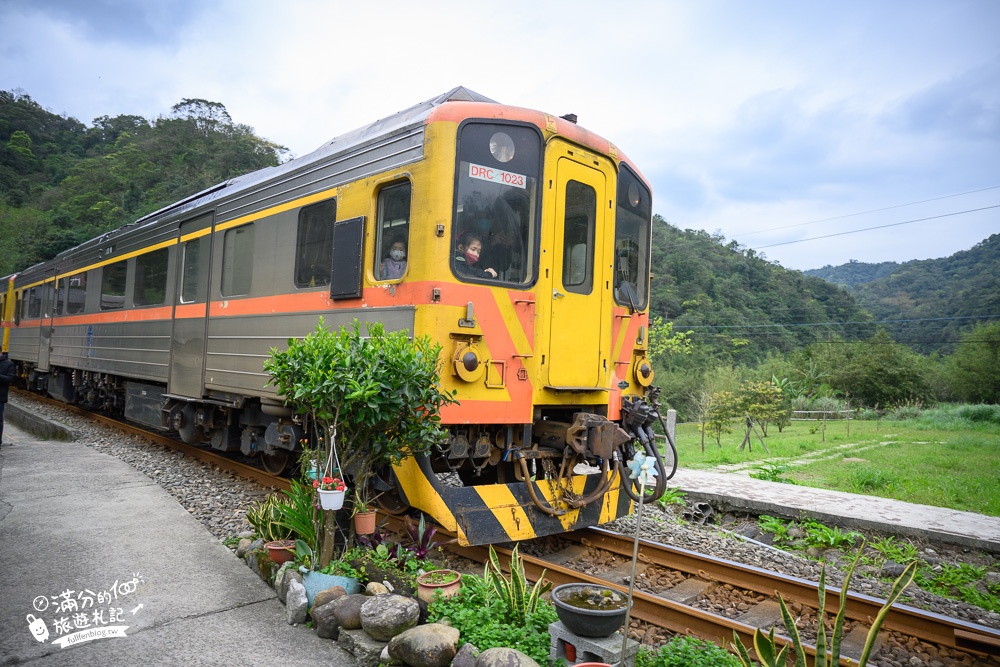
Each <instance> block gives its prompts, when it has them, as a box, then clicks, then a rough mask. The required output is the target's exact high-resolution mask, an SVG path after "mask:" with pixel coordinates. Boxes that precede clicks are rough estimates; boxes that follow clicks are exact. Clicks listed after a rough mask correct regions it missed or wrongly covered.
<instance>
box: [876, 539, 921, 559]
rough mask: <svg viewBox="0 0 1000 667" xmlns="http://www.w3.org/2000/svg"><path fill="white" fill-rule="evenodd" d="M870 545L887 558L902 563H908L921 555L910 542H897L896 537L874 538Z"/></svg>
mask: <svg viewBox="0 0 1000 667" xmlns="http://www.w3.org/2000/svg"><path fill="white" fill-rule="evenodd" d="M870 546H871V548H872V549H874V550H875V551H877V552H878V553H880V554H882V556H883V557H884V558H885V560H891V561H893V562H894V563H899V564H900V565H906V564H907V563H910V562H911V561H915V560H916V559H917V558H918V556H919V555H920V554H919V553H918V552H917V548H916V547H915V546H913V545H912V544H910V543H909V542H897V541H896V538H894V537H885V538H882V539H877V540H874V541H873V542H872V543H871V545H870Z"/></svg>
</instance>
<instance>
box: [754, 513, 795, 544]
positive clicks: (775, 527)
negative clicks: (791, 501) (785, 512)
mask: <svg viewBox="0 0 1000 667" xmlns="http://www.w3.org/2000/svg"><path fill="white" fill-rule="evenodd" d="M757 527H758V528H760V529H761V531H763V532H765V533H771V534H772V535H774V541H775V542H787V541H788V524H787V523H786V522H784V521H782V520H781V519H779V518H777V517H773V516H768V515H767V514H761V515H760V516H759V517H757Z"/></svg>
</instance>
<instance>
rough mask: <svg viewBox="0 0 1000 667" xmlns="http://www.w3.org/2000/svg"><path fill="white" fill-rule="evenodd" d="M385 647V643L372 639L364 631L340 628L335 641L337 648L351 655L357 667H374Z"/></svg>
mask: <svg viewBox="0 0 1000 667" xmlns="http://www.w3.org/2000/svg"><path fill="white" fill-rule="evenodd" d="M387 645H388V644H387V643H386V642H380V641H377V640H375V639H372V638H371V635H369V634H368V633H367V632H365V631H364V630H344V629H343V628H341V630H340V637H339V638H338V639H337V646H339V647H340V648H342V649H344V650H345V651H347V652H348V653H350V654H351V655H353V656H354V662H355V663H356V664H357V665H358V667H376V665H378V664H379V658H380V657H381V656H382V650H383V649H384V648H385V647H386V646H387Z"/></svg>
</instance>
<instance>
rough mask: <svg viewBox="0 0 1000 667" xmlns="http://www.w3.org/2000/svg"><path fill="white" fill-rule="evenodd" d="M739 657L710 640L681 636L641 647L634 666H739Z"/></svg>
mask: <svg viewBox="0 0 1000 667" xmlns="http://www.w3.org/2000/svg"><path fill="white" fill-rule="evenodd" d="M739 664H740V661H739V659H738V658H737V657H736V656H735V655H733V654H731V653H729V652H727V651H726V649H724V648H720V647H719V646H716V645H715V644H713V643H712V642H708V641H705V640H703V639H697V638H695V637H687V636H681V637H676V638H674V639H673V640H671V641H670V643H669V644H667V645H665V646H661V647H660V648H659V649H656V650H653V649H650V648H646V647H641V648H640V649H639V652H638V653H637V654H636V656H635V667H739Z"/></svg>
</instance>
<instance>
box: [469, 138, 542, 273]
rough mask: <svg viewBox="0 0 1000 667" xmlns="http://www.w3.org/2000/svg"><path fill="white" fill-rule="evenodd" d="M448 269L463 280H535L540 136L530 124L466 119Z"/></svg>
mask: <svg viewBox="0 0 1000 667" xmlns="http://www.w3.org/2000/svg"><path fill="white" fill-rule="evenodd" d="M458 143H459V147H458V152H459V161H458V183H457V186H456V188H455V209H454V225H452V228H453V232H452V234H453V236H452V270H453V271H454V272H455V275H456V276H458V277H459V278H460V279H462V280H466V281H472V282H478V281H485V282H501V283H507V284H513V285H529V284H531V283H533V282H534V280H535V273H536V269H535V257H536V256H537V248H536V246H535V243H536V241H535V239H536V238H537V234H536V224H537V223H536V220H537V218H538V216H537V211H538V176H539V174H540V172H541V137H540V136H539V134H538V130H537V129H536V128H534V127H527V126H520V125H506V124H492V123H491V124H486V123H468V124H466V125H464V126H463V127H462V129H461V130H460V131H459V142H458Z"/></svg>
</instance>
